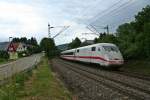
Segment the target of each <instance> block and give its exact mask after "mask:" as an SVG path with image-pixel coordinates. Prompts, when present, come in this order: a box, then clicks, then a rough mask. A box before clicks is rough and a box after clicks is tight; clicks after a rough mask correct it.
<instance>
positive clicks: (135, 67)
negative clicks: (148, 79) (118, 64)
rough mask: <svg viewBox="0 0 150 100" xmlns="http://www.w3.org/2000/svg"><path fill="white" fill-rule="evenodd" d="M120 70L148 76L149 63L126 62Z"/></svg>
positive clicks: (140, 61) (149, 72)
mask: <svg viewBox="0 0 150 100" xmlns="http://www.w3.org/2000/svg"><path fill="white" fill-rule="evenodd" d="M121 69H122V70H126V71H130V72H136V73H140V74H145V75H150V61H148V60H144V61H143V60H134V61H128V62H126V63H125V64H124V65H123V67H122V68H121Z"/></svg>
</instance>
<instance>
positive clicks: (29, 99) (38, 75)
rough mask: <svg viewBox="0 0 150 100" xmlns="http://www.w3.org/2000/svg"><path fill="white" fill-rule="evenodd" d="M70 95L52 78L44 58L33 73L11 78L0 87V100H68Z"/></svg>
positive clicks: (29, 72)
mask: <svg viewBox="0 0 150 100" xmlns="http://www.w3.org/2000/svg"><path fill="white" fill-rule="evenodd" d="M70 99H71V94H70V93H69V92H68V91H67V90H66V89H65V88H64V87H63V85H62V84H61V83H60V81H59V80H57V79H56V77H54V75H53V73H52V71H51V69H50V68H49V67H48V60H47V59H46V58H44V59H43V61H42V62H41V63H40V64H39V65H38V66H37V68H36V69H34V70H33V71H28V72H26V73H20V74H17V75H15V76H13V77H12V78H11V79H10V82H9V83H8V84H7V85H4V86H1V87H0V100H70Z"/></svg>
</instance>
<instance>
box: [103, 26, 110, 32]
mask: <svg viewBox="0 0 150 100" xmlns="http://www.w3.org/2000/svg"><path fill="white" fill-rule="evenodd" d="M104 29H106V30H107V34H109V26H108V25H107V26H106V27H104Z"/></svg>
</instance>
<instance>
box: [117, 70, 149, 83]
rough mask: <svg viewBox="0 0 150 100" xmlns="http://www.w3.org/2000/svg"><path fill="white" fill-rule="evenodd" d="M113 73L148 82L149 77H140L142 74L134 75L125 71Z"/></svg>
mask: <svg viewBox="0 0 150 100" xmlns="http://www.w3.org/2000/svg"><path fill="white" fill-rule="evenodd" d="M115 73H118V74H122V75H126V76H129V77H134V78H138V79H142V80H146V81H150V76H148V75H142V74H139V73H135V72H133V73H131V72H127V71H115Z"/></svg>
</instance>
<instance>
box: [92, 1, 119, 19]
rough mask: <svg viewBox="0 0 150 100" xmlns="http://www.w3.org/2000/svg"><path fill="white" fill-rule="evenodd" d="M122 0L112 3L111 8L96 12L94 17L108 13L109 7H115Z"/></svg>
mask: <svg viewBox="0 0 150 100" xmlns="http://www.w3.org/2000/svg"><path fill="white" fill-rule="evenodd" d="M121 1H122V0H119V1H118V2H116V3H115V4H113V5H111V6H110V7H109V8H107V9H105V10H103V11H102V12H99V13H98V14H96V15H95V16H94V17H93V18H96V17H97V16H98V15H100V14H104V13H106V12H107V11H108V10H109V9H111V8H113V7H115V6H116V5H118V4H119V3H121Z"/></svg>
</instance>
